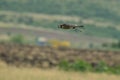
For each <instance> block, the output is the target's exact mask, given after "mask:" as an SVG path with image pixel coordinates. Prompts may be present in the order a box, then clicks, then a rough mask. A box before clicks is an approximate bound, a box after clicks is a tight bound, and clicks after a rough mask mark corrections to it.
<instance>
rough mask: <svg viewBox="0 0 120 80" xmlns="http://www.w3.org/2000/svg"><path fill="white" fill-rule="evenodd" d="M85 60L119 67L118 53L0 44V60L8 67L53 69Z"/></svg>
mask: <svg viewBox="0 0 120 80" xmlns="http://www.w3.org/2000/svg"><path fill="white" fill-rule="evenodd" d="M78 59H81V60H85V61H87V62H89V63H91V64H96V65H97V63H98V62H99V61H104V62H106V63H107V64H108V65H109V66H115V65H120V51H102V50H86V49H71V48H57V49H55V48H52V47H40V46H35V45H23V44H5V43H0V60H2V61H4V62H6V63H7V64H8V65H15V66H17V67H20V66H34V67H43V68H46V67H48V68H50V67H55V66H57V65H58V64H59V62H60V61H62V60H67V61H69V62H74V61H75V60H78Z"/></svg>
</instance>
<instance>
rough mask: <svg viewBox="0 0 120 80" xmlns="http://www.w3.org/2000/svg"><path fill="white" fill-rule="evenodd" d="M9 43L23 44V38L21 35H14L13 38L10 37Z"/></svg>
mask: <svg viewBox="0 0 120 80" xmlns="http://www.w3.org/2000/svg"><path fill="white" fill-rule="evenodd" d="M10 41H11V42H13V43H19V44H23V43H24V37H23V36H22V35H15V36H13V37H11V39H10Z"/></svg>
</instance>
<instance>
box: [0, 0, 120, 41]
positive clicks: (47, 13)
mask: <svg viewBox="0 0 120 80" xmlns="http://www.w3.org/2000/svg"><path fill="white" fill-rule="evenodd" d="M119 3H120V2H119V0H114V1H113V0H109V1H108V0H105V1H104V0H100V1H99V0H92V1H90V0H74V1H73V0H66V1H64V0H49V1H48V0H0V23H3V24H8V26H9V23H12V24H25V25H28V26H34V27H44V28H52V29H55V30H58V29H57V28H56V27H57V25H58V24H60V23H64V22H65V23H73V24H81V23H82V24H84V25H85V27H86V30H85V33H80V34H83V35H88V36H96V37H101V38H102V37H106V38H115V39H120V36H119V34H120V27H119V26H120V24H119V20H120V19H119V16H120V11H119V9H118V7H120V5H119ZM0 26H2V25H0ZM15 27H18V26H17V25H16V26H15ZM68 32H71V31H68ZM73 33H74V32H73Z"/></svg>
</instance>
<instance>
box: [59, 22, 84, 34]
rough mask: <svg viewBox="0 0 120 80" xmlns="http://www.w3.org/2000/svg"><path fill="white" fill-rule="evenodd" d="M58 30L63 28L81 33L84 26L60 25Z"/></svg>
mask: <svg viewBox="0 0 120 80" xmlns="http://www.w3.org/2000/svg"><path fill="white" fill-rule="evenodd" d="M58 28H61V29H73V30H75V31H76V32H78V31H80V32H81V29H84V26H83V25H80V26H79V25H71V24H60V25H58Z"/></svg>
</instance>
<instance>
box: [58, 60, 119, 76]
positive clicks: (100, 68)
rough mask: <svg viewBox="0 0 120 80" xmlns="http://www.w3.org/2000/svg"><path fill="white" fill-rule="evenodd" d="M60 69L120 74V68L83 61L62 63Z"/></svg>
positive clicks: (102, 63)
mask: <svg viewBox="0 0 120 80" xmlns="http://www.w3.org/2000/svg"><path fill="white" fill-rule="evenodd" d="M59 68H60V69H63V70H66V71H71V70H72V71H81V72H86V71H87V72H89V71H90V72H99V73H101V72H106V73H113V74H120V66H114V67H111V66H108V65H107V64H106V63H104V62H103V61H100V62H98V63H97V64H94V65H93V64H90V63H88V62H86V61H83V60H77V61H75V62H73V63H70V62H68V61H65V60H63V61H61V62H60V63H59Z"/></svg>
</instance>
